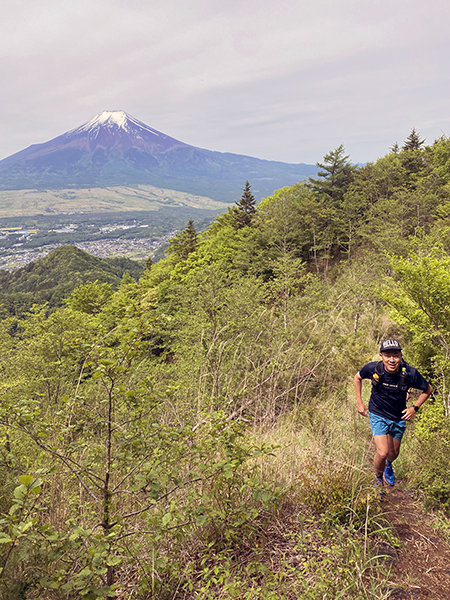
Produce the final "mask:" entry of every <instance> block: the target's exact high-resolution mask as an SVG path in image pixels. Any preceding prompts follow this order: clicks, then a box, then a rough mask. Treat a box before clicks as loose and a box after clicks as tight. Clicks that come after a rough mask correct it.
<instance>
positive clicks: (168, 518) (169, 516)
mask: <svg viewBox="0 0 450 600" xmlns="http://www.w3.org/2000/svg"><path fill="white" fill-rule="evenodd" d="M171 520H172V513H170V512H168V513H166V514H165V515H164V516H163V518H162V521H161V523H162V526H163V527H165V526H166V525H167V523H168V522H169V521H171Z"/></svg>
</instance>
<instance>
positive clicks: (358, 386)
mask: <svg viewBox="0 0 450 600" xmlns="http://www.w3.org/2000/svg"><path fill="white" fill-rule="evenodd" d="M353 382H354V384H355V394H356V406H357V407H358V412H359V414H360V415H362V416H363V417H368V416H369V411H368V410H367V406H366V405H365V404H364V402H363V401H362V395H361V392H362V377H361V375H360V374H359V373H356V375H355V377H354V379H353Z"/></svg>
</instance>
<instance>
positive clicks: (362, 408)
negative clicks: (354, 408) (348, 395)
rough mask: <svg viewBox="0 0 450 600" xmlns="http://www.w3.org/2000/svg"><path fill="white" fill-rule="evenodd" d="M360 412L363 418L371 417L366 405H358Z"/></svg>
mask: <svg viewBox="0 0 450 600" xmlns="http://www.w3.org/2000/svg"><path fill="white" fill-rule="evenodd" d="M358 412H359V414H360V415H361V416H362V417H368V416H369V411H368V410H367V407H366V406H364V404H359V403H358Z"/></svg>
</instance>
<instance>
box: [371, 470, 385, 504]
mask: <svg viewBox="0 0 450 600" xmlns="http://www.w3.org/2000/svg"><path fill="white" fill-rule="evenodd" d="M383 485H384V483H383V476H382V475H380V476H379V477H378V476H377V478H376V479H375V483H374V484H373V487H374V490H375V496H376V497H377V498H378V500H383Z"/></svg>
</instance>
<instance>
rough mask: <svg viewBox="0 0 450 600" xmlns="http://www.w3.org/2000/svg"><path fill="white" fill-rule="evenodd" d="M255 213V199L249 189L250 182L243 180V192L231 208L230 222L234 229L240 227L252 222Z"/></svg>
mask: <svg viewBox="0 0 450 600" xmlns="http://www.w3.org/2000/svg"><path fill="white" fill-rule="evenodd" d="M255 213H256V200H255V197H254V196H253V194H252V193H251V191H250V184H249V182H248V181H246V182H245V186H244V189H243V193H242V196H241V199H240V200H239V202H236V203H235V205H234V206H233V209H232V220H231V224H232V225H233V227H234V228H235V229H242V227H248V226H249V225H251V224H252V221H253V218H254V216H255Z"/></svg>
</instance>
